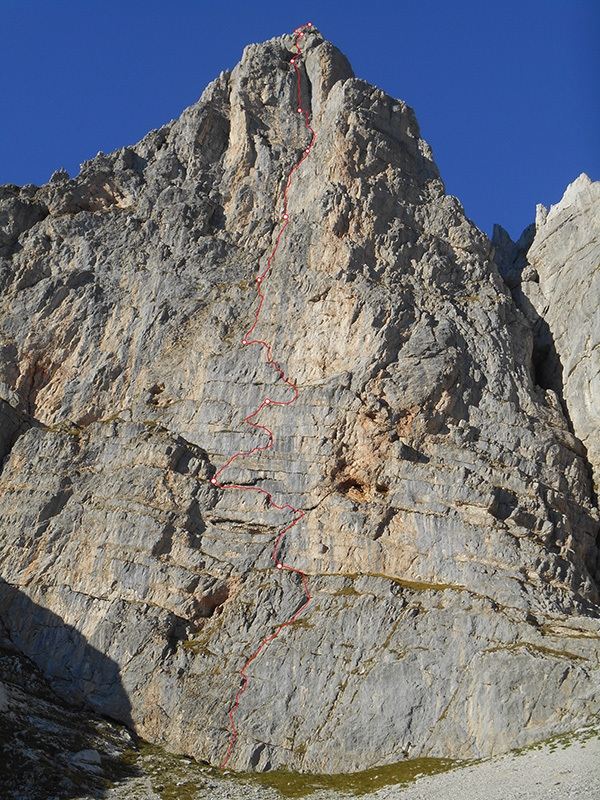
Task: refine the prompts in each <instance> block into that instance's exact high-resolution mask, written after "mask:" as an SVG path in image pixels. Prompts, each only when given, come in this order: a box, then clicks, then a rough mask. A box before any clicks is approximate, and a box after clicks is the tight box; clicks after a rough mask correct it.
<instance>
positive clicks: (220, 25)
mask: <svg viewBox="0 0 600 800" xmlns="http://www.w3.org/2000/svg"><path fill="white" fill-rule="evenodd" d="M309 20H310V21H312V22H313V24H315V25H316V26H317V27H318V28H319V29H320V30H321V32H322V33H323V35H324V36H325V37H326V38H327V39H329V40H330V41H332V42H333V43H334V44H335V45H337V46H338V47H339V48H340V49H341V50H342V51H343V52H344V53H345V54H346V55H347V56H348V58H349V60H350V63H351V64H352V66H353V68H354V71H355V73H356V74H357V76H358V77H361V78H364V79H366V80H368V81H369V82H370V83H373V84H375V85H377V86H379V87H380V88H382V89H384V90H385V91H387V92H388V93H389V94H391V95H393V96H395V97H400V98H401V99H403V100H405V101H406V102H407V103H409V105H411V106H412V107H413V108H414V109H415V111H416V113H417V118H418V120H419V123H420V125H421V132H422V135H423V137H424V138H425V139H427V141H428V142H429V143H430V144H431V145H432V147H433V150H434V154H435V158H436V161H437V163H438V166H439V168H440V170H441V173H442V177H443V179H444V181H445V183H446V188H447V190H448V192H449V193H450V194H454V195H456V196H457V197H459V198H460V200H461V201H462V203H463V205H464V207H465V210H466V212H467V214H468V215H469V216H470V217H471V218H472V219H473V220H474V221H475V222H476V224H477V225H478V226H479V227H480V228H482V229H483V230H484V231H486V232H487V233H491V229H492V226H493V223H494V222H499V223H500V224H502V225H503V226H504V227H505V228H507V229H508V231H509V232H510V233H511V235H512V236H513V237H517V236H518V235H519V234H520V232H521V230H522V229H523V228H524V227H525V226H526V225H528V224H529V223H530V222H531V221H532V220H533V218H534V214H535V204H536V203H544V204H545V205H549V204H551V203H556V202H558V200H559V199H560V197H561V196H562V193H563V192H564V190H565V188H566V186H567V184H568V183H570V182H571V181H573V180H574V179H575V178H576V177H577V175H579V173H581V172H587V173H588V175H590V177H591V178H592V179H593V180H599V179H600V57H599V55H598V54H599V53H600V1H599V0H384V1H383V2H382V1H381V0H365V2H356V0H346V1H345V2H342V1H341V0H331V2H317V0H298V2H293V1H292V0H289V1H288V2H284V1H282V2H272V1H271V0H257V2H251V0H246V2H243V1H242V0H222V1H221V2H219V0H210V2H206V0H163V2H157V0H102V1H101V0H0V183H9V182H11V183H17V184H24V183H36V184H41V183H44V182H46V181H47V180H48V178H49V177H50V175H51V174H52V172H53V171H54V170H55V169H58V168H59V167H65V168H66V169H67V170H68V172H69V173H70V174H71V175H72V176H74V175H76V174H77V172H78V171H79V164H80V163H81V162H83V161H84V160H85V159H88V158H92V157H93V156H94V155H95V154H96V153H97V152H98V151H99V150H102V151H104V152H110V151H111V150H114V149H115V148H118V147H123V146H125V145H128V144H133V143H135V142H136V141H138V140H139V139H141V138H142V136H144V134H146V133H147V132H148V131H149V130H151V129H152V128H158V127H160V126H161V125H163V124H165V123H166V122H168V121H169V120H171V119H173V118H176V117H178V116H179V115H180V113H181V112H182V110H183V109H184V108H185V107H186V106H188V105H190V104H192V103H194V102H195V101H196V100H197V99H198V97H199V96H200V94H201V93H202V90H203V89H204V87H205V86H206V84H207V83H209V82H210V81H211V80H212V79H213V78H215V77H216V76H217V75H218V74H219V72H220V71H221V70H223V69H228V68H229V69H231V68H233V67H234V66H235V64H236V63H237V61H238V60H239V58H240V56H241V53H242V50H243V48H244V46H245V45H247V44H249V43H251V42H260V41H264V40H266V39H269V38H271V37H273V36H279V35H281V34H282V33H290V32H291V31H292V30H293V29H294V28H295V27H297V26H298V25H301V24H304V23H305V22H308V21H309Z"/></svg>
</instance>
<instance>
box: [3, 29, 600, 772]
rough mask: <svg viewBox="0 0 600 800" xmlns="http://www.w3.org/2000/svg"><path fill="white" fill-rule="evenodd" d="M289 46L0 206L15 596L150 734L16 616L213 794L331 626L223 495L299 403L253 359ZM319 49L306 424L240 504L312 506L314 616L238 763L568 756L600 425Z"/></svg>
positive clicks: (54, 663) (65, 677)
mask: <svg viewBox="0 0 600 800" xmlns="http://www.w3.org/2000/svg"><path fill="white" fill-rule="evenodd" d="M293 41H294V38H293V37H292V36H284V37H281V38H279V39H273V40H271V41H270V42H266V43H265V44H262V45H251V46H250V47H248V48H246V50H245V52H244V55H243V58H242V61H241V62H240V64H238V66H237V67H236V68H235V69H234V70H233V72H231V73H223V74H222V75H221V76H220V77H219V78H218V79H217V80H216V81H214V82H213V83H212V84H210V86H209V87H208V88H207V89H206V90H205V92H204V94H203V95H202V98H201V99H200V101H199V102H198V103H197V104H195V105H194V106H192V107H190V108H189V109H187V110H186V111H184V113H183V114H182V116H181V118H180V119H179V120H177V121H175V122H173V123H171V124H169V125H168V126H165V127H164V128H162V129H161V130H159V131H152V132H151V133H150V134H148V136H146V137H145V138H144V139H143V140H142V141H141V142H140V143H138V144H137V145H134V146H132V147H128V148H124V149H122V150H119V151H116V152H115V153H112V154H110V155H99V156H98V157H97V158H95V159H93V160H92V161H89V162H86V163H85V164H84V165H83V167H82V170H81V173H80V174H79V175H78V176H77V177H76V178H74V179H72V180H71V179H70V178H69V177H68V176H67V175H66V174H64V173H59V174H57V175H55V176H54V177H53V179H52V181H51V182H50V183H49V184H47V185H46V186H43V187H41V188H39V189H38V188H37V187H23V188H22V189H19V188H18V187H4V190H5V194H4V195H3V197H5V198H8V200H7V201H6V202H7V203H8V205H7V206H6V208H7V212H6V219H7V220H9V221H8V223H7V234H6V239H5V240H2V241H3V242H5V250H3V251H2V252H3V255H2V258H1V259H0V286H1V288H2V295H1V300H0V335H1V342H0V347H1V353H2V361H1V363H0V395H1V396H2V397H3V398H4V402H5V406H6V408H7V414H6V415H5V416H3V417H2V418H1V419H2V420H3V421H4V420H8V422H7V423H6V424H7V426H8V427H7V429H6V430H7V432H6V433H3V435H2V439H1V440H0V441H2V442H3V443H4V442H6V444H5V445H3V446H4V448H5V451H6V458H5V460H4V463H3V469H2V473H1V476H0V520H1V523H0V524H1V527H2V537H1V538H0V548H1V559H0V563H1V570H2V576H3V577H4V580H5V581H6V582H7V583H9V584H12V585H14V586H17V587H22V589H23V591H25V592H26V593H27V595H28V596H29V597H30V598H31V599H32V600H35V601H36V602H38V603H39V604H40V605H43V606H44V607H45V608H46V609H48V610H49V611H51V612H52V613H54V614H57V615H59V616H60V617H61V619H62V620H64V622H65V624H67V625H69V626H71V627H72V628H73V629H74V630H76V631H77V632H78V633H79V634H80V635H81V636H83V637H84V638H85V639H86V641H88V642H90V643H91V644H93V647H94V648H95V649H96V650H97V651H98V652H99V653H101V654H103V655H104V656H106V657H108V658H109V659H110V660H111V661H112V662H113V663H114V664H116V665H117V666H118V669H119V674H120V681H121V685H122V687H123V691H124V692H125V695H126V698H127V702H128V703H129V708H128V709H127V718H126V719H125V718H124V717H125V714H124V712H123V713H122V712H121V711H120V710H119V707H118V703H116V701H115V699H114V698H113V697H112V696H111V695H110V693H109V692H103V691H99V690H98V687H97V685H96V684H95V683H94V681H91V682H89V683H85V682H79V683H77V682H73V676H72V674H71V673H70V672H69V669H68V665H67V664H66V663H62V662H61V661H60V656H59V655H56V654H54V653H52V652H51V651H49V652H48V653H47V655H45V654H44V647H43V640H42V639H40V637H39V636H38V634H37V633H36V631H35V630H29V625H30V623H29V622H28V620H27V619H23V618H21V617H19V618H18V622H17V623H15V624H18V625H19V626H20V628H19V629H20V631H21V634H20V639H19V641H20V645H19V646H20V647H21V648H22V650H23V652H24V653H26V654H27V655H30V656H31V655H32V654H33V653H34V652H35V653H37V654H38V656H37V657H36V660H37V663H38V664H39V665H40V667H41V668H42V669H44V670H45V671H46V673H47V674H48V675H51V677H52V679H53V681H58V682H60V685H61V687H62V688H61V691H63V690H64V693H65V695H69V693H70V692H72V693H73V697H77V698H78V699H81V700H82V701H85V702H86V703H88V704H89V705H90V706H91V707H92V708H94V709H95V710H96V711H99V712H101V713H106V714H111V715H112V716H114V717H116V718H117V719H121V720H122V721H124V722H128V723H129V724H131V725H132V726H133V727H134V728H135V730H136V732H137V733H139V735H141V736H143V737H145V738H147V739H149V740H151V741H154V742H157V743H161V744H164V745H166V746H167V747H168V748H170V749H172V750H173V751H176V752H182V753H187V754H189V755H192V756H194V757H196V758H198V759H202V760H206V761H208V762H210V763H212V764H216V765H219V764H220V763H222V759H223V756H224V753H225V751H226V748H227V744H228V741H229V719H228V712H229V708H230V706H231V703H232V702H233V698H234V696H235V693H236V691H237V690H238V688H239V685H240V677H239V669H240V668H241V666H242V665H243V664H244V662H245V660H246V658H247V657H248V655H249V654H250V653H252V652H254V651H255V650H256V648H257V646H258V645H259V644H260V642H261V641H263V640H264V638H265V636H267V635H268V634H269V633H270V632H271V631H273V630H274V629H275V628H276V626H277V625H278V624H280V623H281V622H282V621H285V620H287V619H289V618H290V617H291V616H292V614H293V613H294V611H295V610H296V609H297V608H298V604H299V603H302V602H303V600H304V593H303V590H302V587H301V585H297V583H296V580H295V578H294V577H293V576H290V575H286V574H281V573H279V572H278V571H275V570H273V569H271V565H270V559H269V555H270V552H271V549H272V545H273V541H274V539H275V536H276V533H277V530H278V529H279V528H280V527H281V526H282V525H283V524H285V523H286V522H287V521H288V520H287V518H286V516H285V515H284V514H281V513H279V512H277V511H275V510H274V509H270V508H269V507H267V505H266V504H265V502H264V500H263V498H262V497H260V496H249V495H250V494H254V493H249V492H240V493H238V494H236V493H235V492H234V491H231V490H229V491H226V492H221V491H219V490H217V489H215V488H214V487H213V486H211V484H210V479H211V477H212V476H213V475H214V473H215V470H216V469H217V468H218V467H219V466H221V465H222V464H223V463H224V462H225V460H226V459H227V457H228V454H231V453H233V452H240V451H245V450H249V449H251V448H252V447H254V446H255V445H256V443H257V440H259V436H258V435H257V434H256V432H252V431H249V430H248V426H244V424H243V420H244V418H245V416H246V415H247V413H248V411H249V410H253V409H254V408H256V407H257V406H258V405H259V404H260V402H261V400H262V399H263V398H264V397H265V396H267V395H268V396H269V397H271V398H274V399H280V398H281V399H284V400H285V399H287V395H286V391H289V390H286V388H285V387H282V386H280V385H277V383H276V382H275V381H274V375H273V371H272V370H270V369H269V368H268V365H266V364H265V363H264V360H261V359H257V358H256V354H255V353H253V352H250V348H242V347H241V346H240V341H241V339H242V336H243V334H244V332H245V331H246V330H247V327H248V321H249V320H250V319H251V316H252V314H253V313H254V303H255V298H256V293H255V288H254V286H255V283H254V281H255V278H256V275H257V274H259V273H261V272H262V271H263V270H264V267H265V261H266V259H267V258H268V256H269V254H270V253H271V252H272V249H273V237H274V235H275V233H276V231H278V230H279V226H280V215H281V213H282V196H283V188H284V185H285V181H286V180H287V176H288V174H289V170H290V168H291V167H292V166H293V164H295V163H296V162H297V161H298V158H299V154H301V153H302V151H303V149H304V148H305V147H306V145H307V134H306V129H305V127H304V123H303V120H302V118H299V117H300V115H298V114H297V110H296V107H297V101H296V94H295V93H296V82H295V81H296V77H295V72H294V69H293V67H292V66H291V65H290V63H289V59H290V58H291V57H292V55H293V53H294V47H293ZM302 47H303V58H302V67H301V69H302V87H303V93H304V94H303V99H302V105H303V107H304V108H307V109H310V116H311V124H312V125H313V127H314V128H315V130H316V132H317V140H316V144H315V147H314V148H313V150H312V152H311V158H310V159H309V160H307V161H306V163H305V164H303V165H302V168H301V169H299V170H298V171H297V172H296V173H295V179H294V183H293V184H292V186H291V188H290V191H289V213H290V220H291V224H290V226H289V227H288V229H287V230H286V233H285V235H284V237H283V238H282V240H281V243H280V247H279V250H278V254H277V259H276V260H275V262H274V263H273V269H272V271H271V272H270V274H269V276H268V279H267V280H268V284H269V285H268V289H267V292H266V294H267V296H268V300H267V302H266V303H265V306H264V307H263V310H262V311H261V318H260V329H259V330H257V331H256V333H257V336H258V337H259V338H262V339H265V340H267V341H270V342H271V341H272V342H274V343H275V349H276V351H277V352H276V358H277V361H278V363H280V364H282V365H283V366H284V368H285V372H286V375H288V376H289V377H290V380H292V381H293V382H294V383H295V384H296V385H297V386H298V387H299V389H300V396H299V399H298V401H297V402H296V403H295V404H294V407H293V413H290V412H289V409H286V408H283V407H270V408H268V409H265V410H264V411H263V412H262V414H263V415H264V424H265V425H268V427H269V428H270V429H271V430H273V433H274V436H275V442H276V445H275V447H274V448H272V449H271V450H269V451H266V452H257V453H255V454H254V455H253V456H252V457H248V458H246V459H244V463H243V464H241V463H240V465H239V469H238V468H237V467H236V469H237V472H236V477H235V480H236V482H238V483H247V484H257V483H259V484H260V485H261V486H263V487H264V488H265V489H267V490H268V491H269V492H271V493H272V494H273V497H274V499H275V500H276V501H278V499H279V498H284V500H283V502H289V503H291V504H293V505H294V506H295V507H298V508H303V509H306V517H305V519H304V520H303V521H302V523H300V524H299V525H298V526H296V527H295V528H294V530H293V535H290V536H289V537H288V538H286V539H285V542H284V548H285V550H284V552H282V557H283V556H284V560H285V562H286V563H289V564H293V565H295V566H297V567H298V568H299V569H301V570H303V571H304V572H305V573H306V574H307V575H308V576H309V580H310V591H311V595H312V597H313V602H312V603H311V606H310V608H309V609H308V610H307V612H306V613H305V614H303V615H302V617H300V618H299V619H298V620H297V622H296V623H295V624H294V625H293V626H290V627H289V629H287V630H286V631H285V632H284V633H282V634H281V636H279V637H278V638H277V640H276V641H275V642H272V643H271V644H269V645H268V647H267V648H266V649H265V651H264V653H262V654H261V656H260V658H258V659H256V660H255V661H254V662H253V663H252V665H251V667H250V668H249V670H248V675H249V678H250V683H249V688H248V690H247V692H246V693H245V694H244V696H243V702H242V703H241V704H240V708H239V710H238V712H236V727H237V729H238V739H237V740H236V744H235V748H234V751H233V753H232V756H231V760H230V762H229V764H228V766H230V767H232V768H233V769H237V770H244V769H257V770H264V769H269V768H286V769H298V770H306V771H313V772H343V771H353V770H359V769H366V768H368V767H371V766H375V765H379V764H387V763H393V762H395V761H398V760H402V759H404V758H407V757H409V756H410V757H418V756H444V757H451V758H452V757H459V758H463V757H479V756H486V755H491V754H493V753H499V752H503V751H505V750H508V749H510V748H512V747H520V746H523V745H527V744H530V743H532V742H534V741H537V740H540V739H542V738H544V737H547V736H550V735H552V734H555V733H559V732H562V731H566V730H571V729H573V728H576V727H578V726H580V725H583V724H585V723H588V722H590V721H591V720H592V719H593V717H594V714H596V713H597V709H598V703H599V700H600V690H599V689H598V687H599V685H600V683H599V678H600V664H599V663H598V662H599V641H600V621H599V617H598V610H599V609H598V605H597V604H598V585H597V580H598V567H597V558H598V549H597V534H598V527H599V526H598V509H597V505H596V500H595V495H594V491H593V486H592V482H591V479H590V472H589V463H588V461H587V456H586V447H585V446H584V445H583V444H582V441H581V439H580V438H577V437H578V436H583V434H582V433H581V434H580V433H579V431H580V430H582V429H579V428H577V427H575V424H574V423H573V427H572V428H571V427H570V425H569V422H568V420H567V418H566V417H565V414H564V411H563V408H562V407H561V404H560V402H559V401H558V399H557V395H556V393H555V391H553V389H552V387H551V386H550V385H547V386H546V385H544V386H540V385H539V381H538V382H536V368H535V363H534V354H535V352H536V351H535V348H536V347H537V344H536V342H537V339H536V338H535V336H534V331H533V330H532V324H531V320H530V319H528V318H527V317H526V315H524V314H523V313H522V312H521V311H520V310H519V308H518V307H517V304H516V303H515V300H514V299H513V297H512V296H511V293H510V291H509V289H508V288H507V285H506V283H505V282H504V281H503V280H502V278H501V277H500V274H499V272H498V267H497V265H496V263H495V261H494V257H493V254H494V251H493V248H492V246H491V244H490V242H489V241H488V239H487V237H486V236H485V235H484V234H483V233H481V232H480V231H479V230H478V229H477V228H476V227H475V226H474V225H473V223H472V222H471V221H470V220H468V219H467V218H466V217H465V214H464V211H463V209H462V206H461V204H460V203H459V201H458V200H457V199H456V198H453V197H449V196H447V195H446V194H445V190H444V186H443V183H442V181H441V179H440V176H439V173H438V170H437V167H436V166H435V163H434V161H433V156H432V153H431V150H430V148H429V146H428V145H427V144H426V142H424V141H423V140H422V139H421V137H420V132H419V128H418V124H417V122H416V120H415V117H414V114H413V112H412V110H411V109H410V108H408V107H407V106H406V105H405V104H404V103H403V102H402V101H400V100H395V99H393V98H391V97H389V96H387V95H386V94H385V93H384V92H382V91H380V90H379V89H376V88H374V87H373V86H370V85H369V84H368V83H366V82H365V81H362V80H359V79H357V78H355V77H354V76H353V73H352V70H351V68H350V66H349V65H348V62H347V60H346V59H345V57H344V56H342V54H341V53H339V51H338V50H337V49H336V48H335V47H333V46H332V45H331V44H329V43H326V42H324V41H323V39H322V37H321V35H320V34H319V33H318V31H316V30H314V29H313V31H312V32H311V33H308V34H307V35H306V36H305V37H304V41H303V45H302ZM594 186H597V184H592V187H594ZM590 191H593V188H592V189H590ZM3 202H4V201H3ZM31 205H33V206H35V208H36V209H39V210H38V211H37V212H36V213H37V217H36V215H35V214H33V212H32V211H31V209H30V206H31ZM585 214H587V212H586V211H585V209H582V215H583V216H585ZM11 215H12V216H11ZM550 217H551V214H550V215H549V216H548V221H547V223H546V225H548V224H550V222H551V219H550ZM585 218H586V219H587V217H585ZM3 219H4V217H3ZM586 224H588V223H586ZM594 224H596V223H594V222H593V221H590V222H589V225H590V226H593V225H594ZM537 235H539V233H538V234H537ZM537 235H536V240H535V241H537ZM556 236H557V237H560V232H559V231H558V230H557V231H556ZM535 241H534V245H533V246H532V247H533V248H534V252H535V248H536V247H537V245H536V244H535ZM507 246H508V245H507ZM525 249H526V246H525V245H523V247H522V250H523V251H524V250H525ZM567 249H568V248H567ZM496 251H497V252H499V248H498V247H497V248H496ZM538 251H539V248H538ZM569 252H571V251H570V250H569ZM529 253H530V255H529V256H527V257H528V258H529V257H530V256H531V250H530V251H529ZM513 256H514V253H513V254H512V255H511V254H508V255H506V257H505V260H504V262H503V263H504V266H506V264H508V265H509V267H510V269H512V268H513V267H512V261H511V259H512V258H513ZM540 257H541V256H540ZM523 258H525V256H523ZM573 258H576V256H575V255H573ZM499 260H500V258H499ZM507 268H508V267H507ZM519 269H521V266H519ZM503 270H504V267H503ZM531 274H533V273H531ZM519 275H520V273H519ZM514 285H515V286H516V285H517V284H516V283H515V284H514ZM520 285H522V284H520ZM540 286H542V284H541V283H540ZM542 288H543V287H542ZM548 296H549V295H548ZM536 313H537V316H538V317H539V318H543V319H546V318H547V319H548V320H549V321H548V325H549V327H550V328H551V329H552V326H553V324H554V323H553V322H551V320H550V315H549V312H548V314H547V313H546V311H543V310H541V309H538V311H537V312H536ZM565 325H567V323H565ZM556 351H557V353H559V352H560V351H559V346H558V342H557V344H556ZM563 366H564V363H563ZM567 394H568V392H567V391H566V390H565V398H567ZM592 400H593V398H592ZM593 402H597V400H595V401H593ZM577 403H578V400H577V393H575V394H574V399H572V400H569V399H567V405H568V409H569V415H570V417H571V419H572V420H573V421H574V420H575V417H576V415H577V414H576V411H575V406H576V405H577ZM5 406H3V409H4V408H5ZM578 408H579V406H578ZM8 409H10V410H8ZM595 409H596V411H595V412H594V413H596V412H597V405H596V406H595ZM582 413H583V414H584V415H585V414H587V413H588V412H587V411H586V410H585V409H584V410H583V411H582ZM262 418H263V417H262V415H261V417H260V418H257V420H256V421H257V422H258V423H261V420H262ZM20 426H21V427H20ZM588 450H589V452H590V453H591V449H590V446H589V444H588ZM256 494H258V493H256ZM42 598H43V602H42ZM31 624H33V623H31Z"/></svg>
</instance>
